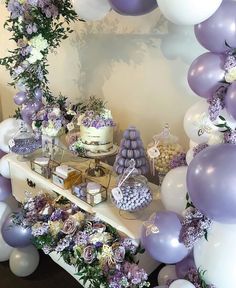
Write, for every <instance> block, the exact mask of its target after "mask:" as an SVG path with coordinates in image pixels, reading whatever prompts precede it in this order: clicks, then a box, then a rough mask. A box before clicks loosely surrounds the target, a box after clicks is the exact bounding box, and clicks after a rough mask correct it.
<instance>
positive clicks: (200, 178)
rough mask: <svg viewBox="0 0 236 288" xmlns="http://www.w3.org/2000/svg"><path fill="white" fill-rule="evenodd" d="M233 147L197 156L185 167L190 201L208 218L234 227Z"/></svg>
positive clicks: (235, 182) (213, 148)
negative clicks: (232, 224) (186, 168)
mask: <svg viewBox="0 0 236 288" xmlns="http://www.w3.org/2000/svg"><path fill="white" fill-rule="evenodd" d="M235 163H236V145H234V144H219V145H213V146H210V147H208V148H206V149H204V150H202V151H201V152H200V153H198V154H197V155H196V156H195V157H194V159H193V160H192V161H191V163H190V165H189V166H188V172H187V188H188V192H189V196H190V199H191V200H192V202H193V204H194V205H195V207H197V208H198V209H199V210H200V211H201V212H202V213H203V214H205V215H206V216H207V217H209V218H211V219H213V220H215V221H218V222H222V223H228V224H230V223H236V209H235V207H236V174H235Z"/></svg>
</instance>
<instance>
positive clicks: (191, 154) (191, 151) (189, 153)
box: [186, 148, 194, 165]
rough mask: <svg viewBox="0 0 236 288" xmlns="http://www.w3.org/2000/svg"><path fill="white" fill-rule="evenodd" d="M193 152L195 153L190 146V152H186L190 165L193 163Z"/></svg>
mask: <svg viewBox="0 0 236 288" xmlns="http://www.w3.org/2000/svg"><path fill="white" fill-rule="evenodd" d="M193 154H194V152H193V148H190V149H189V150H188V152H187V153H186V162H187V164H188V165H189V164H190V163H191V161H192V160H193Z"/></svg>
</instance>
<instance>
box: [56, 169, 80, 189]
mask: <svg viewBox="0 0 236 288" xmlns="http://www.w3.org/2000/svg"><path fill="white" fill-rule="evenodd" d="M52 182H53V183H54V184H55V185H57V186H58V187H60V188H62V189H65V190H67V189H71V188H72V186H73V185H79V184H81V183H82V172H81V171H80V170H77V169H74V168H72V167H69V166H67V165H60V166H58V167H56V169H55V171H54V172H53V174H52Z"/></svg>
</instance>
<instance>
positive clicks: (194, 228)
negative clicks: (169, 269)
mask: <svg viewBox="0 0 236 288" xmlns="http://www.w3.org/2000/svg"><path fill="white" fill-rule="evenodd" d="M211 223H212V221H211V220H210V219H209V218H207V217H206V216H205V215H203V214H202V213H201V212H200V211H199V210H198V209H196V208H193V207H190V208H188V209H186V210H185V216H184V219H183V221H182V228H181V232H180V236H179V241H180V242H182V243H183V244H184V245H185V246H186V247H187V248H193V246H194V244H195V243H196V242H197V241H198V240H199V239H201V238H202V237H204V235H205V233H206V231H207V229H209V228H210V226H211Z"/></svg>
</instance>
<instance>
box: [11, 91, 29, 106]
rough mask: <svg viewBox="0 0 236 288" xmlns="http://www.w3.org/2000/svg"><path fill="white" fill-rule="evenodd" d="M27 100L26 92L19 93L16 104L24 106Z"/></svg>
mask: <svg viewBox="0 0 236 288" xmlns="http://www.w3.org/2000/svg"><path fill="white" fill-rule="evenodd" d="M26 99H27V95H26V93H25V92H22V91H21V92H18V93H16V95H15V96H14V102H15V104H16V105H22V104H23V103H24V102H25V101H26Z"/></svg>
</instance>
